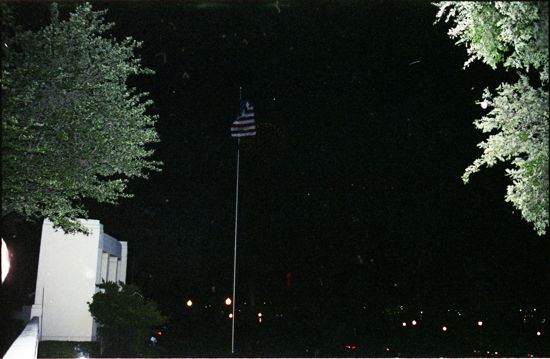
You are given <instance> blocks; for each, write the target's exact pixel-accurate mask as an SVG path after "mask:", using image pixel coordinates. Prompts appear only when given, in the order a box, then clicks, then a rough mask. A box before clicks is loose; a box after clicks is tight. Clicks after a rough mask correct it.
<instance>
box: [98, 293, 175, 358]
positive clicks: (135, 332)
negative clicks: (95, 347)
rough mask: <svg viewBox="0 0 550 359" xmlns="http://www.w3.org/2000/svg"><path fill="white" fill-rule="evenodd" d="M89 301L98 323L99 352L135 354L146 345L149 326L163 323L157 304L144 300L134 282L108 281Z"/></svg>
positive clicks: (163, 319) (141, 350)
mask: <svg viewBox="0 0 550 359" xmlns="http://www.w3.org/2000/svg"><path fill="white" fill-rule="evenodd" d="M98 287H99V288H100V289H101V291H100V292H98V293H96V294H94V296H93V297H92V302H91V303H90V302H88V305H89V308H90V309H89V310H90V313H92V316H93V317H94V319H95V320H96V321H97V322H98V323H99V327H98V336H99V339H100V341H101V347H102V351H104V352H105V353H106V354H110V355H121V354H124V355H126V356H128V355H137V354H140V353H142V352H143V351H144V349H145V347H146V345H147V335H148V333H149V330H150V329H151V327H153V326H156V325H160V324H162V323H164V322H165V320H166V318H165V317H164V316H162V314H161V313H160V311H159V310H158V308H157V304H156V303H155V302H153V301H151V300H148V299H146V298H145V297H144V296H143V295H142V294H141V292H140V290H139V288H138V287H136V286H134V285H126V284H123V283H120V282H119V283H118V284H117V283H114V282H107V283H102V284H99V285H98Z"/></svg>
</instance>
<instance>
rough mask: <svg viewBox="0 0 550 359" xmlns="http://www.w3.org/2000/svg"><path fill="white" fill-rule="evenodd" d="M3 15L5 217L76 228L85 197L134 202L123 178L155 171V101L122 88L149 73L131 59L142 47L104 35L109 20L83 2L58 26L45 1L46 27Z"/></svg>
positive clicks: (54, 11) (83, 212)
mask: <svg viewBox="0 0 550 359" xmlns="http://www.w3.org/2000/svg"><path fill="white" fill-rule="evenodd" d="M4 8H5V7H4ZM4 13H5V11H3V16H2V17H3V27H4V28H6V27H8V26H10V25H12V26H11V29H9V30H10V31H2V41H3V61H2V110H3V112H2V215H3V216H4V215H7V214H9V213H18V214H20V215H22V216H23V217H25V218H27V219H37V218H41V217H49V218H50V219H51V220H52V221H53V222H54V224H55V225H57V226H61V227H62V228H63V229H65V230H68V231H72V230H83V228H82V227H80V225H79V224H78V222H76V221H75V219H76V218H77V217H86V214H87V212H86V210H85V209H84V208H83V206H82V200H83V199H85V198H91V199H94V200H96V201H98V202H103V203H113V204H114V203H116V202H117V200H119V199H120V198H122V197H130V196H131V195H130V194H128V193H125V189H126V186H127V183H128V180H129V179H130V178H135V177H147V173H148V172H149V171H157V170H159V167H160V163H159V162H157V161H153V160H151V159H150V157H151V155H152V154H153V149H152V148H151V146H150V145H151V144H153V143H155V142H158V141H159V138H158V135H157V133H156V130H155V128H154V124H155V119H156V116H153V115H149V114H147V108H148V106H149V105H150V104H151V103H152V102H151V101H150V100H146V99H145V97H146V96H147V94H146V93H139V92H138V91H137V90H136V89H134V88H129V87H128V86H127V84H126V82H127V80H128V78H129V76H131V75H138V74H152V73H153V71H151V70H149V69H146V68H143V67H142V66H141V64H140V59H139V58H138V57H136V55H135V54H134V52H135V50H136V49H137V48H139V47H140V46H141V43H140V42H137V41H135V40H133V39H132V38H130V37H128V38H126V39H124V40H122V41H118V40H116V39H114V38H112V37H110V36H108V30H109V29H111V28H112V27H113V26H114V24H112V23H106V22H105V20H104V15H105V13H106V11H93V10H92V7H91V5H89V4H84V5H79V6H77V7H76V9H75V10H74V11H73V12H72V13H71V14H70V15H69V17H68V19H65V20H63V19H60V16H59V13H58V10H57V5H56V4H55V3H54V4H52V5H51V23H50V24H49V25H47V26H45V27H43V28H42V29H40V30H38V31H36V32H32V31H21V30H20V29H19V28H16V27H15V26H13V21H10V18H9V17H8V16H4ZM4 17H5V18H6V19H7V20H6V21H4V20H5V19H4Z"/></svg>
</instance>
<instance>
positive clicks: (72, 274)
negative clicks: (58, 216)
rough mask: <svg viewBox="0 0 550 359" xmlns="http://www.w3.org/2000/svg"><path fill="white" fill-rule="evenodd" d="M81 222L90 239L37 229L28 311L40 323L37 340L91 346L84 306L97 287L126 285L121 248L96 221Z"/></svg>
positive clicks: (92, 334) (123, 248)
mask: <svg viewBox="0 0 550 359" xmlns="http://www.w3.org/2000/svg"><path fill="white" fill-rule="evenodd" d="M80 221H81V223H82V224H83V225H84V226H86V227H87V228H88V230H89V234H87V235H86V234H83V233H74V234H67V233H65V232H63V231H62V230H60V229H54V228H53V224H52V222H50V221H49V220H45V221H44V224H43V226H42V238H41V243H40V257H39V262H38V276H37V281H36V294H35V304H34V305H33V307H32V310H31V317H33V316H38V317H39V318H41V323H40V325H41V340H61V341H66V340H69V341H90V340H95V329H96V325H95V324H94V321H93V319H92V316H91V314H90V312H89V311H88V304H87V302H89V301H91V300H92V296H93V295H94V294H95V293H96V292H97V290H98V289H97V287H96V284H98V283H101V282H102V281H103V280H105V281H122V282H125V280H126V278H125V269H126V257H127V246H126V242H119V241H117V240H116V239H115V238H113V237H111V236H109V235H107V234H105V233H104V232H103V225H102V224H101V223H100V222H99V221H98V220H80ZM122 268H124V270H122ZM122 273H123V274H124V275H121V274H122Z"/></svg>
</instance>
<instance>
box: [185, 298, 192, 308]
mask: <svg viewBox="0 0 550 359" xmlns="http://www.w3.org/2000/svg"><path fill="white" fill-rule="evenodd" d="M186 304H187V306H188V307H191V306H192V305H193V301H192V300H191V299H189V300H188V301H187V303H186Z"/></svg>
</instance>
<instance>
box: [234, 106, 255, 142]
mask: <svg viewBox="0 0 550 359" xmlns="http://www.w3.org/2000/svg"><path fill="white" fill-rule="evenodd" d="M231 136H232V137H253V136H256V119H255V114H254V107H252V105H250V103H249V102H248V101H247V102H245V103H243V104H242V105H241V114H240V115H239V116H237V119H235V121H233V124H232V125H231Z"/></svg>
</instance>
